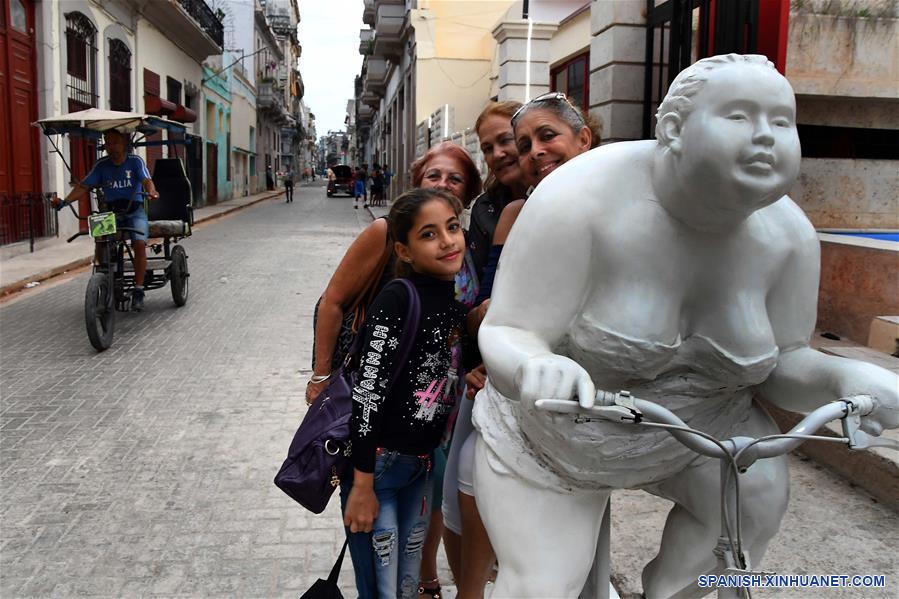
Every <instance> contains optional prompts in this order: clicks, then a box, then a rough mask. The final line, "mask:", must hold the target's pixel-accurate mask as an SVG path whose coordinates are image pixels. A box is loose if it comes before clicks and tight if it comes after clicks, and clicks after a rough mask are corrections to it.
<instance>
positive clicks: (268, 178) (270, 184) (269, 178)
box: [265, 166, 275, 191]
mask: <svg viewBox="0 0 899 599" xmlns="http://www.w3.org/2000/svg"><path fill="white" fill-rule="evenodd" d="M265 188H266V189H267V190H269V191H272V190H273V189H275V176H274V175H273V174H272V167H271V166H267V167H265Z"/></svg>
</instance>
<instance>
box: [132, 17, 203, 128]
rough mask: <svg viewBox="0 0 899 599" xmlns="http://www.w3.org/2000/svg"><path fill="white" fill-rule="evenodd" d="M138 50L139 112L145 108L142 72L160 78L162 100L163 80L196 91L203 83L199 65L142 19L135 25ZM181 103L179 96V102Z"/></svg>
mask: <svg viewBox="0 0 899 599" xmlns="http://www.w3.org/2000/svg"><path fill="white" fill-rule="evenodd" d="M137 49H138V51H137V64H136V67H135V70H136V71H137V92H136V97H137V98H138V99H139V101H138V102H137V104H136V106H137V108H139V109H140V110H143V107H144V103H143V97H144V68H147V69H149V70H151V71H153V72H154V73H156V74H158V75H159V86H160V92H161V95H162V96H163V97H164V96H165V89H166V83H165V81H166V77H171V78H172V79H175V80H177V81H180V82H181V84H182V85H183V84H184V82H185V81H192V82H193V83H194V84H195V85H197V86H198V87H199V85H200V81H201V80H202V79H203V67H202V65H201V64H200V63H198V62H197V61H195V60H194V59H192V58H191V57H190V56H188V55H187V54H186V53H185V52H183V51H182V50H181V49H180V48H178V46H176V45H174V44H173V43H172V42H171V40H169V39H168V38H167V37H166V36H165V33H164V32H162V31H160V30H159V29H157V28H156V26H155V25H153V24H152V23H150V22H149V21H147V20H145V19H141V20H140V21H139V24H138V33H137ZM183 99H184V94H183V92H182V101H183ZM201 112H202V111H201ZM202 126H203V125H202V124H200V123H194V125H193V127H191V125H188V130H191V129H192V130H193V132H195V133H196V132H199V131H202V129H201V128H198V127H202Z"/></svg>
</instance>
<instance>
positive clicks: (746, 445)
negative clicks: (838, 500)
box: [535, 390, 899, 470]
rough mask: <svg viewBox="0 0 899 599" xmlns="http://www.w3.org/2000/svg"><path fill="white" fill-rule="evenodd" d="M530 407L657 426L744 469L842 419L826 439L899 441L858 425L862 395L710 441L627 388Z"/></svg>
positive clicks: (870, 405) (858, 445) (864, 403)
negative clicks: (770, 431)
mask: <svg viewBox="0 0 899 599" xmlns="http://www.w3.org/2000/svg"><path fill="white" fill-rule="evenodd" d="M535 405H536V407H537V409H538V410H543V411H549V412H557V413H563V414H575V415H576V417H575V422H589V421H591V420H594V419H595V420H606V421H610V422H619V423H630V424H643V425H644V426H649V427H654V428H663V429H665V430H667V431H668V432H669V433H670V434H671V435H672V436H673V437H674V438H675V439H677V440H678V441H679V442H680V443H682V444H683V445H685V446H686V447H688V448H690V449H692V450H693V451H695V452H697V453H700V454H702V455H705V456H708V457H713V458H718V459H721V458H729V457H731V456H733V457H734V458H736V459H737V465H738V466H739V467H740V469H741V470H745V469H746V468H748V467H749V466H750V465H752V464H753V463H754V462H755V461H757V460H760V459H765V458H772V457H776V456H780V455H784V454H786V453H789V452H790V451H792V450H793V449H795V448H796V447H798V446H799V445H801V444H802V443H804V442H805V441H806V440H808V439H809V438H811V437H812V436H813V435H814V433H815V431H817V430H818V429H819V428H821V427H822V426H824V425H825V424H826V423H828V422H830V421H832V420H842V421H843V433H844V435H845V436H844V437H840V438H835V439H834V438H830V439H828V440H831V441H837V442H840V443H846V444H847V445H848V446H849V448H850V449H866V448H868V447H873V446H881V447H888V448H891V449H897V450H899V443H897V442H895V441H892V440H889V439H874V438H872V437H871V436H870V435H867V434H866V433H865V432H864V431H861V430H859V429H858V426H859V421H860V417H861V416H865V415H867V414H870V413H871V412H872V411H873V410H874V400H873V398H871V397H868V396H865V395H859V396H854V397H847V398H844V399H840V400H838V401H834V402H830V403H827V404H825V405H823V406H821V407H819V408H818V409H816V410H814V411H813V412H811V413H809V414H808V415H806V416H805V418H803V419H802V420H801V421H800V422H799V423H798V424H797V425H796V426H794V427H793V428H792V429H790V431H789V432H787V433H784V434H783V435H771V436H770V437H762V438H759V439H754V438H751V437H733V438H731V439H727V440H724V441H720V442H716V441H717V440H714V438H713V437H711V436H710V435H707V434H706V433H703V432H702V431H698V430H695V429H692V428H690V427H689V425H687V423H685V422H684V421H683V420H681V419H680V418H679V417H678V416H677V415H676V414H675V413H674V412H672V411H670V410H669V409H667V408H665V407H663V406H660V405H659V404H657V403H655V402H652V401H648V400H644V399H638V398H635V397H632V396H631V394H630V393H628V392H627V391H621V392H620V393H611V392H608V391H602V390H600V391H597V392H596V404H595V405H594V406H593V407H592V408H589V409H582V408H581V407H580V404H579V403H578V402H577V401H571V400H558V399H538V400H537V401H536V404H535ZM815 438H819V439H820V438H821V437H815ZM725 449H726V452H725Z"/></svg>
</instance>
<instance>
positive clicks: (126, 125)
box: [32, 108, 185, 135]
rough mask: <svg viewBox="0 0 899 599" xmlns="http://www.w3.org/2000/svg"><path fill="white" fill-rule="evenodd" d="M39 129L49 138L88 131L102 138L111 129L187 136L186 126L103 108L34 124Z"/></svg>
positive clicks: (136, 113) (143, 115)
mask: <svg viewBox="0 0 899 599" xmlns="http://www.w3.org/2000/svg"><path fill="white" fill-rule="evenodd" d="M32 124H33V125H34V126H36V127H40V128H41V129H42V130H43V132H44V134H45V135H54V134H63V133H76V132H79V131H80V132H84V131H85V130H88V131H96V132H97V134H98V135H99V134H100V133H102V132H104V131H109V130H110V129H119V130H125V131H140V132H142V133H152V132H154V131H156V130H157V129H167V130H169V131H173V132H177V133H183V132H184V131H185V127H184V125H182V124H181V123H175V122H172V121H167V120H165V119H161V118H159V117H155V116H150V115H147V114H142V113H139V112H123V111H119V110H101V109H99V108H88V109H87V110H79V111H78V112H71V113H69V114H64V115H62V116H55V117H50V118H46V119H41V120H39V121H37V122H35V123H32Z"/></svg>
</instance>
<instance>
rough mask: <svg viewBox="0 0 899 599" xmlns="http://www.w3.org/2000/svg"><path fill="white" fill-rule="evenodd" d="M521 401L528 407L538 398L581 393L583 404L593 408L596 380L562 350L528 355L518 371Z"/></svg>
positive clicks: (575, 395) (517, 383)
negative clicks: (555, 352) (559, 352)
mask: <svg viewBox="0 0 899 599" xmlns="http://www.w3.org/2000/svg"><path fill="white" fill-rule="evenodd" d="M515 384H516V386H517V387H518V395H519V397H520V398H521V402H522V403H523V404H524V405H525V407H527V408H528V409H531V408H533V406H534V403H535V402H536V401H537V400H538V399H569V400H573V399H574V398H575V397H577V401H578V402H579V403H580V404H581V407H582V408H590V407H592V406H593V402H594V401H595V400H596V387H595V386H594V385H593V380H592V379H591V378H590V375H589V374H588V373H587V371H586V370H584V369H583V367H581V365H580V364H578V363H577V362H575V361H574V360H572V359H571V358H568V357H565V356H560V355H558V354H543V355H539V356H534V357H532V358H530V359H528V360H527V361H526V362H525V363H524V364H522V365H521V367H520V368H519V369H518V372H517V373H516V374H515Z"/></svg>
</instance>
